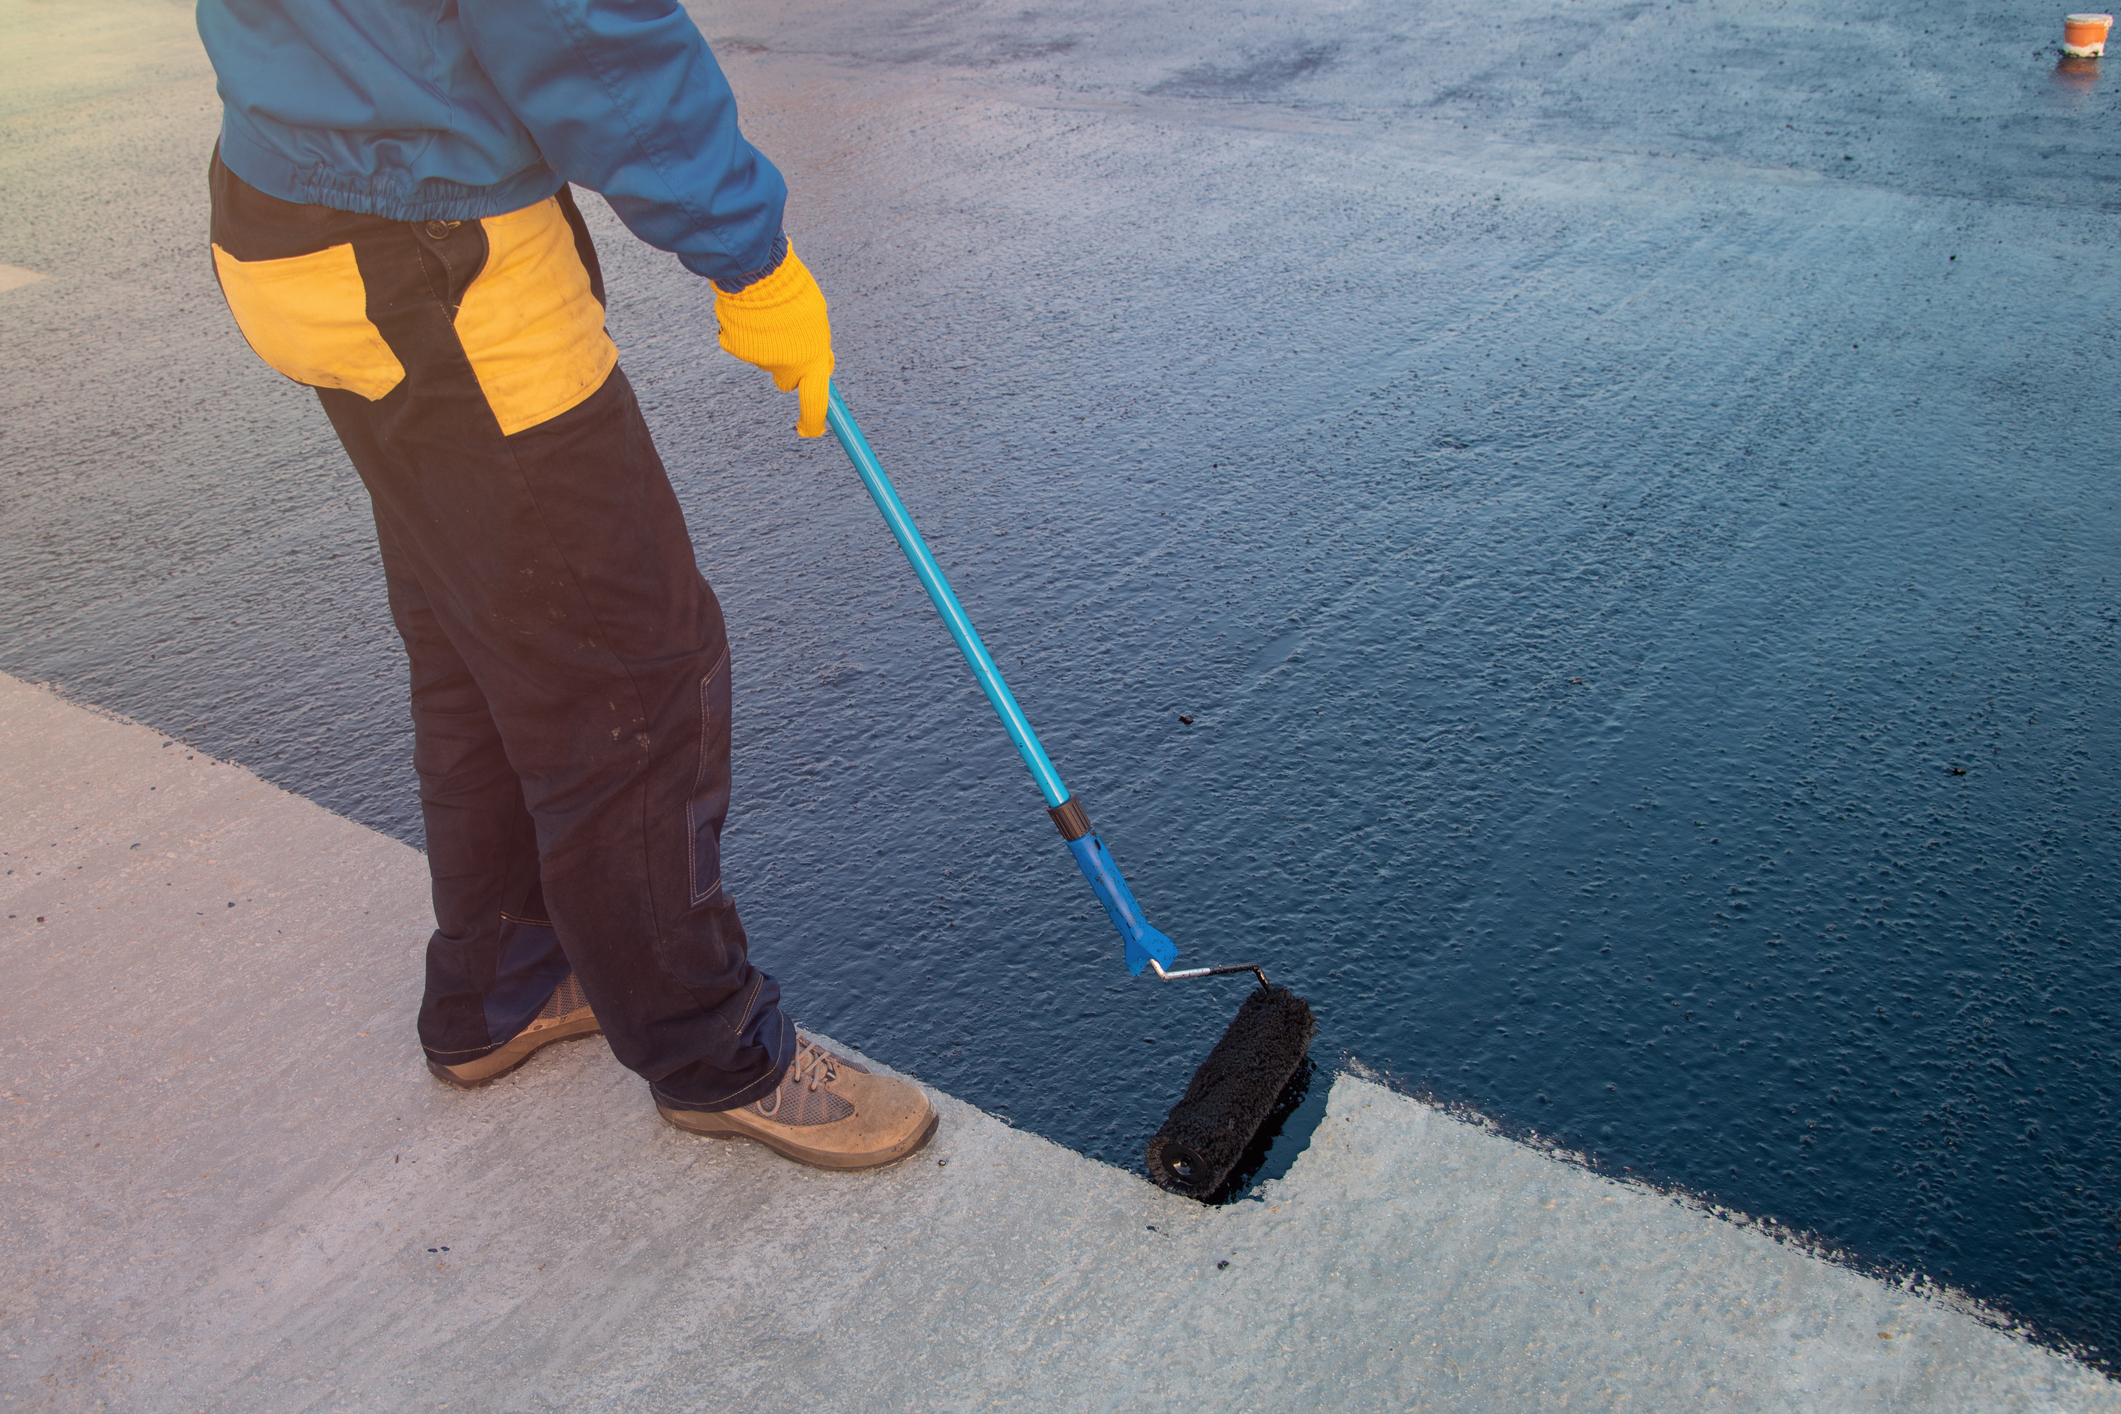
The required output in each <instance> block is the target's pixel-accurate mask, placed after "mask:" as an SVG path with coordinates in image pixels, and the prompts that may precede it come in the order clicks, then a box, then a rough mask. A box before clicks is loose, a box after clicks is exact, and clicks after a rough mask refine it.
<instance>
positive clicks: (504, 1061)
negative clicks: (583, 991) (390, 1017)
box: [427, 1017, 604, 1090]
mask: <svg viewBox="0 0 2121 1414" xmlns="http://www.w3.org/2000/svg"><path fill="white" fill-rule="evenodd" d="M603 1032H604V1028H603V1025H602V1024H601V1023H599V1022H598V1021H597V1020H596V1019H595V1018H593V1017H592V1018H591V1019H590V1020H588V1021H577V1022H572V1023H569V1024H567V1025H564V1026H554V1027H550V1028H548V1029H546V1030H544V1031H540V1032H538V1033H537V1037H536V1039H535V1040H531V1041H530V1044H529V1045H527V1046H523V1047H522V1049H520V1050H518V1049H517V1046H518V1045H519V1044H520V1043H522V1042H523V1041H525V1040H530V1038H528V1037H523V1036H518V1037H516V1038H515V1040H513V1041H510V1042H509V1043H508V1044H507V1045H505V1046H503V1047H501V1049H499V1050H497V1051H495V1052H494V1053H493V1054H491V1055H487V1056H481V1057H479V1059H477V1060H475V1061H466V1062H465V1063H464V1064H463V1065H457V1066H448V1065H443V1064H442V1063H441V1062H440V1061H437V1060H433V1059H430V1060H429V1061H428V1062H427V1071H428V1074H430V1075H432V1076H434V1078H435V1079H437V1080H439V1081H441V1082H443V1083H444V1084H445V1085H454V1086H455V1087H456V1088H457V1089H459V1090H477V1089H479V1088H481V1087H482V1086H487V1085H491V1084H493V1082H494V1081H496V1080H499V1079H500V1078H501V1077H502V1076H504V1075H506V1074H508V1073H509V1072H510V1071H512V1070H515V1069H516V1068H518V1067H519V1066H521V1065H522V1064H523V1062H525V1061H527V1060H529V1059H530V1058H531V1057H532V1056H534V1055H536V1054H537V1053H538V1052H539V1051H542V1050H544V1049H545V1048H546V1047H547V1046H553V1045H558V1044H559V1043H560V1042H562V1041H579V1040H581V1039H582V1038H583V1037H585V1036H600V1035H602V1034H603Z"/></svg>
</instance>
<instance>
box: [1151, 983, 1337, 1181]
mask: <svg viewBox="0 0 2121 1414" xmlns="http://www.w3.org/2000/svg"><path fill="white" fill-rule="evenodd" d="M1315 1030H1316V1027H1315V1025H1314V1024H1313V1022H1312V1020H1311V1005H1310V1003H1308V1002H1306V1001H1305V1000H1304V999H1303V998H1302V997H1299V996H1297V995H1296V994H1295V993H1294V992H1292V991H1290V990H1289V989H1288V988H1287V987H1261V988H1259V989H1258V990H1256V991H1254V992H1253V993H1252V995H1250V996H1249V997H1246V998H1245V1004H1244V1005H1243V1006H1242V1007H1240V1008H1238V1012H1237V1017H1236V1019H1235V1020H1233V1021H1232V1022H1231V1023H1230V1029H1229V1030H1227V1031H1225V1032H1223V1038H1222V1039H1221V1040H1220V1041H1217V1042H1216V1043H1215V1049H1214V1050H1212V1051H1210V1052H1208V1058H1207V1059H1206V1060H1204V1061H1202V1062H1201V1066H1200V1069H1199V1070H1196V1071H1194V1072H1193V1083H1192V1084H1191V1085H1188V1086H1187V1087H1186V1093H1185V1097H1184V1098H1183V1099H1181V1100H1180V1101H1179V1102H1178V1103H1177V1104H1175V1105H1173V1106H1172V1107H1171V1113H1170V1114H1168V1115H1166V1116H1165V1117H1164V1127H1163V1128H1162V1129H1159V1130H1157V1131H1156V1137H1155V1138H1154V1139H1151V1140H1150V1141H1149V1152H1148V1160H1149V1177H1151V1178H1152V1179H1154V1180H1156V1182H1157V1183H1158V1184H1159V1185H1161V1186H1162V1187H1165V1188H1168V1189H1170V1190H1171V1191H1172V1192H1173V1193H1183V1194H1185V1195H1186V1196H1187V1197H1189V1198H1208V1197H1211V1196H1212V1195H1213V1194H1214V1193H1215V1190H1216V1189H1217V1188H1219V1187H1221V1186H1222V1181H1223V1180H1224V1179H1225V1178H1228V1177H1229V1176H1230V1170H1231V1169H1232V1168H1233V1167H1235V1166H1236V1164H1237V1161H1238V1159H1240V1158H1241V1157H1243V1155H1244V1152H1245V1146H1246V1145H1247V1144H1249V1143H1251V1142H1252V1136H1253V1135H1254V1134H1256V1133H1257V1132H1258V1131H1259V1127H1260V1125H1262V1124H1264V1123H1266V1120H1267V1116H1268V1115H1269V1114H1271V1113H1272V1112H1273V1110H1274V1103H1275V1101H1277V1100H1279V1099H1280V1098H1281V1092H1282V1089H1283V1087H1284V1086H1286V1085H1287V1084H1288V1083H1289V1077H1290V1076H1292V1075H1294V1074H1296V1068H1297V1067H1298V1066H1300V1065H1302V1064H1303V1060H1304V1053H1305V1052H1306V1051H1308V1050H1309V1049H1310V1048H1311V1036H1312V1033H1313V1032H1314V1031H1315Z"/></svg>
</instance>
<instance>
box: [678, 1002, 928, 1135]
mask: <svg viewBox="0 0 2121 1414" xmlns="http://www.w3.org/2000/svg"><path fill="white" fill-rule="evenodd" d="M656 1110H657V1112H658V1113H660V1114H661V1115H662V1116H663V1118H664V1119H666V1120H668V1121H669V1122H670V1123H672V1124H674V1125H676V1126H677V1127H678V1128H679V1129H682V1130H685V1131H686V1132H688V1133H691V1134H708V1135H712V1136H714V1137H715V1138H717V1139H756V1140H758V1141H759V1143H761V1144H764V1145H765V1146H766V1147H767V1148H769V1149H772V1150H773V1151H774V1152H775V1153H778V1154H782V1155H785V1156H786V1157H788V1158H791V1159H794V1160H796V1161H797V1162H798V1163H805V1164H809V1165H811V1166H813V1167H815V1168H821V1169H867V1168H876V1167H878V1166H879V1165H882V1164H889V1163H895V1162H897V1161H898V1160H900V1159H903V1158H905V1157H906V1156H907V1155H908V1154H910V1153H912V1152H914V1151H915V1150H916V1149H918V1148H920V1147H921V1146H922V1145H923V1144H926V1143H927V1142H928V1140H929V1139H930V1138H931V1137H932V1136H933V1135H934V1134H935V1124H936V1115H935V1106H933V1105H931V1104H929V1103H928V1096H927V1095H926V1094H925V1093H923V1092H922V1090H921V1087H920V1086H918V1085H916V1084H914V1083H913V1082H912V1081H910V1080H894V1079H892V1078H890V1077H889V1076H883V1075H872V1074H870V1073H869V1072H868V1071H867V1070H865V1069H863V1068H862V1067H861V1066H858V1065H856V1064H855V1063H854V1062H853V1061H851V1060H848V1059H847V1058H846V1057H845V1056H843V1055H838V1054H836V1053H834V1052H832V1051H828V1050H826V1049H825V1048H824V1047H823V1046H820V1045H819V1044H818V1043H817V1042H815V1041H813V1040H811V1039H810V1038H809V1037H808V1036H805V1035H803V1034H802V1033H801V1032H797V1033H796V1037H795V1059H794V1060H793V1061H791V1062H790V1063H789V1066H788V1071H787V1073H786V1074H785V1075H783V1076H782V1077H781V1083H780V1086H779V1088H778V1089H776V1090H775V1091H774V1092H773V1093H772V1094H770V1095H768V1096H766V1097H765V1098H764V1099H760V1100H754V1101H753V1102H752V1103H750V1104H748V1105H743V1106H740V1107H739V1108H737V1109H733V1110H687V1109H679V1108H676V1107H674V1106H671V1105H666V1104H663V1103H662V1102H660V1101H658V1102H657V1104H656Z"/></svg>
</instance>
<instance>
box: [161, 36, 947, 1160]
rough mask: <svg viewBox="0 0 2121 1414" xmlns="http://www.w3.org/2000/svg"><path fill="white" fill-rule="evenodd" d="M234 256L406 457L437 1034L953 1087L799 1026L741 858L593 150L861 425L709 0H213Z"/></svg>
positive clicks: (453, 1049)
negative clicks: (607, 265) (631, 355)
mask: <svg viewBox="0 0 2121 1414" xmlns="http://www.w3.org/2000/svg"><path fill="white" fill-rule="evenodd" d="M198 24H199V33H200V36H201V37H202V39H203V40H204V41H205V44H206V49H207V52H208V54H209V55H210V56H211V57H212V60H213V64H214V69H215V72H216V74H217V75H218V77H219V84H220V94H221V99H222V105H223V117H222V127H221V136H220V141H219V143H218V145H217V147H216V150H215V154H214V157H213V160H212V163H211V165H210V168H209V181H208V185H209V190H210V193H211V199H212V245H213V262H214V269H215V271H216V273H217V276H218V278H219V280H220V285H221V290H222V293H223V295H224V296H225V297H226V299H227V302H228V306H229V309H230V311H231V312H232V313H233V314H234V316H235V320H236V323H237V325H238V326H239V327H240V328H241V330H242V332H243V334H244V336H245V338H247V339H248V340H249V342H250V344H251V347H252V348H253V349H254V350H256V352H257V353H258V355H259V356H260V357H261V358H262V359H263V360H264V361H265V362H266V363H267V364H269V365H270V366H271V367H273V368H274V369H277V370H278V371H279V372H280V373H282V374H285V375H286V376H287V377H289V378H291V379H293V380H295V381H296V382H298V383H303V384H307V385H309V386H311V387H313V388H315V389H316V390H317V398H318V401H319V402H321V403H322V404H323V407H324V412H325V415H326V417H328V418H329V420H330V422H331V425H332V428H333V430H334V431H335V432H336V433H337V434H338V437H339V441H340V443H341V444H342V445H343V446H344V447H345V448H346V452H347V455H348V456H349V457H350V458H351V459H352V461H353V465H354V469H355V470H356V471H357V472H358V473H359V474H360V477H361V480H362V482H363V484H364V485H365V486H366V487H367V489H368V493H369V498H370V501H371V503H372V506H373V509H374V513H375V523H376V540H377V544H378V546H379V548H380V550H381V552H382V555H381V558H382V566H383V577H384V583H385V586H386V589H387V591H388V595H389V602H390V611H391V615H392V617H393V619H394V620H395V622H396V626H397V630H398V633H399V635H400V636H401V637H402V638H403V639H404V643H405V651H406V655H407V658H408V660H409V664H410V669H411V702H412V719H413V764H414V768H415V771H416V773H417V775H418V778H419V787H420V805H421V814H422V819H423V821H424V823H425V827H426V835H427V860H428V867H429V870H430V872H431V874H432V878H433V885H434V909H435V930H434V933H433V935H432V937H431V938H430V939H429V942H428V947H427V968H426V993H425V996H424V998H423V1000H422V1001H421V1004H420V1016H419V1037H420V1044H421V1046H422V1048H423V1049H424V1051H425V1053H426V1058H427V1065H428V1069H429V1070H430V1071H432V1072H433V1074H434V1075H435V1076H436V1077H438V1078H439V1079H441V1080H443V1081H446V1082H448V1083H449V1084H451V1085H457V1086H466V1087H470V1086H479V1085H484V1084H487V1083H489V1082H490V1081H492V1080H494V1079H495V1078H497V1077H499V1076H501V1075H503V1074H505V1073H507V1072H508V1071H510V1070H512V1069H514V1068H515V1067H516V1066H519V1065H521V1064H522V1063H523V1061H524V1060H526V1059H527V1058H528V1057H529V1056H530V1055H531V1054H532V1053H533V1052H535V1051H537V1050H538V1049H539V1048H541V1047H543V1046H546V1045H549V1044H551V1043H553V1042H556V1041H562V1040H568V1039H572V1038H575V1037H579V1036H586V1035H591V1034H596V1033H598V1032H601V1033H602V1034H603V1035H604V1036H605V1038H606V1039H607V1041H608V1043H609V1044H610V1046H611V1049H612V1052H613V1053H614V1054H615V1055H616V1056H617V1057H618V1058H619V1060H620V1061H621V1062H622V1063H623V1064H625V1065H626V1066H628V1067H629V1068H631V1069H632V1070H634V1071H635V1072H637V1073H638V1074H640V1075H641V1076H643V1077H644V1078H645V1079H646V1080H647V1081H648V1083H649V1089H650V1091H651V1093H652V1095H653V1098H654V1102H655V1104H656V1107H657V1109H658V1111H659V1112H660V1113H661V1115H662V1117H663V1118H664V1119H665V1120H667V1121H668V1122H669V1123H671V1124H673V1125H676V1126H677V1127H678V1128H680V1129H685V1130H689V1131H692V1132H694V1133H699V1134H711V1135H720V1136H725V1137H734V1136H741V1137H748V1138H752V1139H756V1140H759V1141H761V1142H763V1143H765V1144H767V1145H769V1146H771V1147H772V1148H773V1149H775V1150H777V1151H778V1152H780V1153H782V1154H785V1155H787V1156H789V1157H791V1158H795V1159H798V1160H801V1161H803V1162H806V1163H811V1164H816V1165H819V1166H823V1167H830V1168H866V1167H874V1166H877V1165H881V1164H886V1163H891V1162H893V1161H895V1160H897V1159H900V1158H903V1157H904V1156H905V1155H907V1154H910V1153H912V1152H914V1151H915V1150H917V1149H919V1148H920V1147H921V1145H923V1144H925V1143H926V1142H927V1140H928V1138H929V1136H930V1135H932V1134H933V1133H934V1131H935V1125H936V1116H935V1110H934V1107H933V1106H932V1105H931V1104H930V1103H929V1101H928V1098H927V1096H926V1095H925V1094H924V1093H923V1092H922V1090H921V1089H920V1087H919V1086H917V1085H915V1084H912V1083H911V1082H909V1081H906V1080H902V1079H897V1078H893V1077H888V1076H883V1075H879V1074H876V1073H874V1072H871V1071H869V1070H866V1069H865V1068H864V1067H862V1066H860V1065H857V1064H855V1063H854V1062H852V1061H850V1060H849V1059H847V1058H846V1057H845V1056H842V1055H838V1054H835V1053H834V1052H832V1051H830V1050H829V1049H827V1048H825V1047H824V1046H822V1045H821V1044H820V1043H818V1042H817V1041H815V1040H813V1039H812V1038H811V1037H809V1036H808V1035H805V1034H804V1033H802V1032H800V1031H798V1030H797V1029H796V1027H795V1026H794V1025H793V1023H792V1022H791V1021H790V1020H789V1018H788V1016H787V1014H786V1013H785V1012H784V1011H783V1010H782V1008H781V1004H780V1002H781V998H780V988H779V986H778V985H777V984H776V983H775V982H774V980H773V979H772V978H771V977H769V976H767V975H766V974H765V973H763V972H761V971H760V970H759V969H758V968H757V967H755V966H753V965H752V963H751V960H750V957H749V945H748V940H747V938H746V936H745V933H744V926H743V924H742V922H741V921H740V920H739V918H738V916H737V906H736V901H735V900H734V899H733V898H731V897H730V895H729V894H728V892H727V891H726V890H725V888H724V887H723V880H722V871H721V844H720V842H721V831H722V824H723V821H724V818H725V817H726V815H727V813H728V808H729V744H730V663H729V640H728V634H727V632H726V630H725V628H724V625H723V619H722V610H721V606H720V604H719V603H718V602H717V601H716V599H715V596H714V593H713V591H712V590H711V589H710V588H709V587H708V584H707V582H706V581H705V579H703V578H702V577H701V574H700V571H699V568H698V565H697V563H696V561H695V558H694V553H693V546H692V540H691V536H690V533H689V531H688V530H687V527H686V524H685V520H684V517H683V514H682V513H681V512H680V510H679V508H678V503H677V498H676V496H675V495H674V494H673V492H672V490H671V486H670V481H669V478H668V476H667V474H666V473H665V471H664V468H663V464H662V462H661V460H660V458H659V457H658V456H657V453H656V449H655V444H654V442H653V441H652V440H651V438H650V436H649V432H648V427H647V424H646V423H645V421H644V420H643V419H642V416H641V410H640V406H639V404H638V403H637V402H636V400H635V398H634V393H633V389H632V386H631V385H630V384H629V383H628V382H627V380H626V375H625V374H624V373H623V372H622V371H621V370H620V368H619V358H618V350H617V349H616V347H615V346H614V345H613V343H612V340H611V337H610V335H609V334H608V333H607V332H606V330H605V323H604V304H605V292H604V280H603V275H602V272H601V270H600V268H599V266H598V262H597V254H596V249H595V247H594V245H593V244H592V242H591V240H590V236H589V229H588V226H587V225H586V224H585V222H584V221H583V218H582V214H581V211H580V210H579V208H578V207H577V205H576V202H575V197H574V194H573V192H572V190H571V186H573V187H580V188H582V189H584V190H587V191H591V192H596V193H598V194H600V195H601V196H602V197H603V198H604V200H605V201H606V202H608V203H609V204H610V206H611V209H612V210H613V211H614V212H615V213H617V215H618V218H619V219H620V220H621V221H623V222H624V223H625V224H626V226H627V227H628V228H629V229H630V230H631V231H632V232H633V233H634V234H635V235H636V236H638V237H640V238H641V239H642V240H644V241H646V242H648V243H649V244H650V245H652V246H655V247H657V248H659V249H661V250H665V251H669V252H671V253H672V254H674V255H675V256H676V257H677V258H678V260H679V261H681V262H682V263H683V264H684V265H685V266H686V268H687V269H689V270H691V271H692V272H694V273H695V274H698V275H700V276H702V277H704V278H706V279H708V280H710V281H712V282H713V287H714V291H715V306H714V307H715V319H716V322H717V324H718V326H719V330H720V343H721V346H722V348H723V349H725V350H727V351H728V352H729V353H731V354H733V355H734V356H736V357H737V358H739V359H741V360H743V361H744V362H746V363H749V364H752V365H755V366H756V367H758V368H760V369H763V370H765V371H766V372H767V373H769V374H771V375H772V377H773V380H774V383H775V386H776V387H778V388H779V389H780V390H781V391H782V392H794V393H796V395H797V399H798V404H799V413H798V419H797V422H796V428H795V430H796V433H797V435H799V436H803V437H815V436H818V435H819V434H820V433H822V432H823V430H824V425H825V407H826V396H827V389H828V386H829V383H830V380H831V377H832V370H833V354H832V331H831V327H830V324H829V321H828V318H827V312H826V305H825V297H824V295H823V293H822V292H821V291H820V290H819V289H818V285H817V282H816V280H815V279H813V278H812V276H811V274H810V272H809V270H808V269H806V268H805V267H804V265H803V262H802V261H801V260H800V259H798V258H797V256H796V253H795V251H794V249H793V248H792V247H791V246H790V245H789V242H788V238H787V235H786V233H785V232H784V231H783V229H782V223H781V217H782V207H783V204H784V202H785V200H786V196H787V188H786V184H785V183H784V181H783V180H782V177H781V175H780V173H779V172H778V171H777V170H776V169H775V168H774V166H773V164H772V163H770V162H768V161H767V160H766V158H765V157H763V156H762V155H760V153H759V152H758V151H757V150H756V149H754V148H753V147H752V146H751V144H750V143H749V142H748V141H746V140H745V138H744V135H743V133H742V132H741V130H740V129H739V127H738V124H737V111H736V103H735V99H734V97H733V96H732V94H731V92H730V89H729V84H728V81H727V79H726V78H725V77H724V76H723V74H722V72H721V69H720V66H719V65H718V64H716V62H715V59H714V56H713V55H712V53H711V52H710V51H709V50H708V47H707V44H706V41H705V40H704V39H703V38H702V37H701V35H700V32H699V30H698V28H697V27H696V26H695V25H694V24H693V22H692V20H691V19H690V18H689V17H688V16H687V15H686V13H685V11H684V9H683V8H682V6H680V5H679V4H678V3H677V0H199V7H198Z"/></svg>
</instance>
